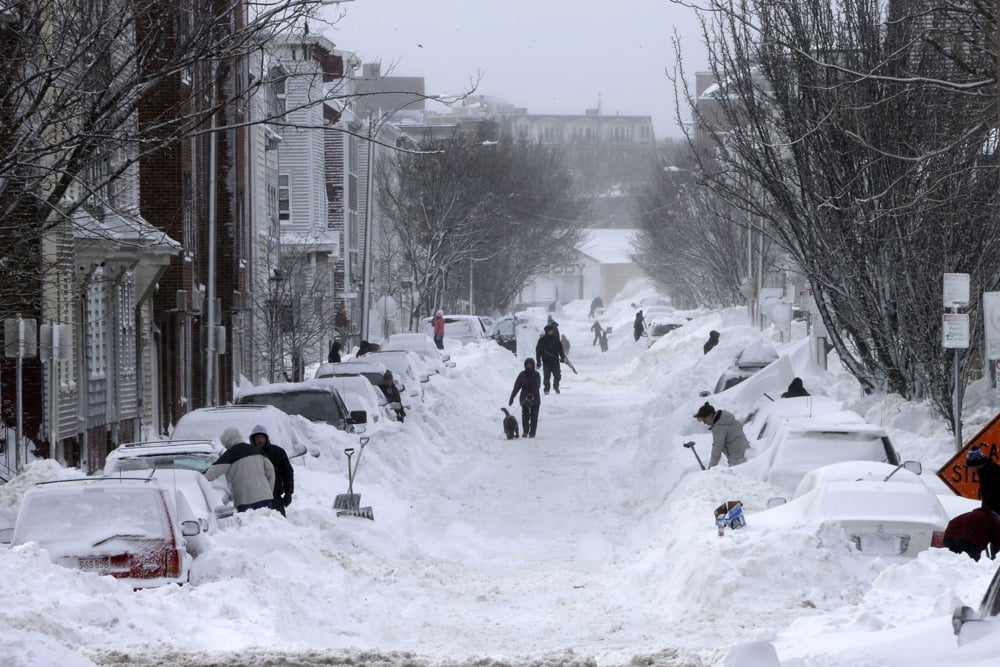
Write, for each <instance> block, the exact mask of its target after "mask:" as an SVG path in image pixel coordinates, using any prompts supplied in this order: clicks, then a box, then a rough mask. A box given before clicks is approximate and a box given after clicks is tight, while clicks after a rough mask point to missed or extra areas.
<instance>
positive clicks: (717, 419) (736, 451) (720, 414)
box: [694, 401, 750, 468]
mask: <svg viewBox="0 0 1000 667" xmlns="http://www.w3.org/2000/svg"><path fill="white" fill-rule="evenodd" d="M694 418H695V419H697V420H698V421H700V422H701V423H702V424H704V425H705V426H707V427H708V428H709V430H710V431H712V455H711V457H710V458H709V460H708V467H709V468H712V467H714V466H717V465H719V460H720V459H721V458H722V455H723V454H725V455H726V461H727V462H728V463H729V465H730V467H732V466H735V465H739V464H740V463H744V462H745V461H746V460H747V450H748V449H749V448H750V443H749V442H748V441H747V437H746V435H744V433H743V426H742V425H740V423H739V422H738V421H736V417H735V416H734V415H733V413H731V412H728V411H726V410H716V409H715V407H714V406H713V405H712V404H711V403H709V402H708V401H705V404H704V405H702V406H701V407H700V408H698V412H696V413H695V414H694Z"/></svg>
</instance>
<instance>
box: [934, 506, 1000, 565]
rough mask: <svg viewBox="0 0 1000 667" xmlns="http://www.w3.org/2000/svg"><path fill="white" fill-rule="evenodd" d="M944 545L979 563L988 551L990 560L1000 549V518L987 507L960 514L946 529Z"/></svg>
mask: <svg viewBox="0 0 1000 667" xmlns="http://www.w3.org/2000/svg"><path fill="white" fill-rule="evenodd" d="M944 545H945V546H946V547H948V549H949V550H950V551H953V552H955V553H957V554H961V553H964V554H968V555H969V557H970V558H972V560H974V561H978V560H979V558H980V557H981V556H982V555H983V551H984V550H985V551H986V555H987V556H988V557H989V558H990V560H992V559H994V558H996V555H997V550H998V549H1000V517H998V516H997V515H996V514H994V513H993V512H991V511H990V510H989V509H987V508H985V507H977V508H976V509H974V510H972V511H971V512H966V513H965V514H959V515H958V516H956V517H955V518H954V519H952V520H951V521H949V522H948V527H947V528H945V529H944Z"/></svg>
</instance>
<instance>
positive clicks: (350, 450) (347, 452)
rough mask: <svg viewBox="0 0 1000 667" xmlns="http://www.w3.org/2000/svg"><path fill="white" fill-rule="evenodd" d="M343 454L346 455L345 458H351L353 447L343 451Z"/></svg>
mask: <svg viewBox="0 0 1000 667" xmlns="http://www.w3.org/2000/svg"><path fill="white" fill-rule="evenodd" d="M344 453H345V454H347V458H351V454H353V453H354V447H348V448H347V449H345V450H344Z"/></svg>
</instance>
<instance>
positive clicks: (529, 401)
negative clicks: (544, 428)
mask: <svg viewBox="0 0 1000 667" xmlns="http://www.w3.org/2000/svg"><path fill="white" fill-rule="evenodd" d="M541 385H542V378H541V376H539V375H538V371H536V370H535V360H534V359H532V358H531V357H528V358H527V359H525V360H524V370H523V371H521V372H520V373H518V375H517V379H515V380H514V389H513V391H511V392H510V398H509V399H508V400H507V405H514V397H515V396H517V394H518V392H520V393H521V396H520V399H519V400H520V402H521V427H522V428H523V429H524V433H522V434H521V437H522V438H534V437H535V431H536V430H537V429H538V408H539V407H541V405H542V400H541V397H540V396H539V395H538V390H539V389H540V388H541Z"/></svg>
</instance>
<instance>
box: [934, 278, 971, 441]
mask: <svg viewBox="0 0 1000 667" xmlns="http://www.w3.org/2000/svg"><path fill="white" fill-rule="evenodd" d="M942 282H943V290H942V298H943V301H944V307H945V308H947V309H949V310H950V311H951V312H950V313H945V314H944V317H943V319H942V322H941V325H942V326H941V331H942V336H943V343H942V344H943V346H944V348H945V349H948V348H951V349H953V350H955V352H954V357H953V358H954V378H953V386H952V400H951V417H952V421H953V423H954V424H955V449H957V450H960V449H962V398H961V392H960V391H959V383H960V382H961V379H962V378H961V375H962V374H961V364H960V360H961V353H960V352H959V350H963V349H966V348H968V347H969V314H968V313H959V312H958V311H959V309H960V308H964V307H966V306H968V305H969V274H968V273H945V274H944V276H943V281H942Z"/></svg>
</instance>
